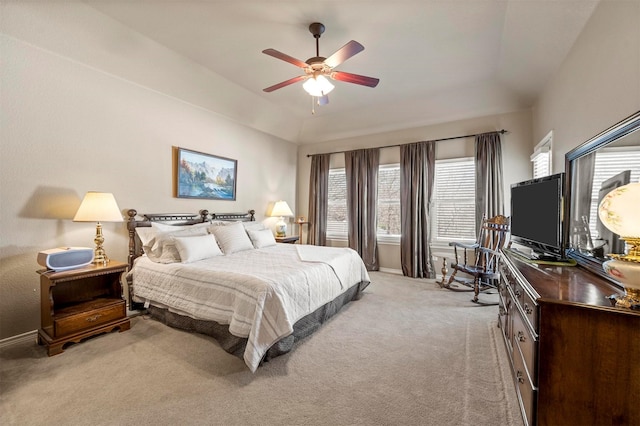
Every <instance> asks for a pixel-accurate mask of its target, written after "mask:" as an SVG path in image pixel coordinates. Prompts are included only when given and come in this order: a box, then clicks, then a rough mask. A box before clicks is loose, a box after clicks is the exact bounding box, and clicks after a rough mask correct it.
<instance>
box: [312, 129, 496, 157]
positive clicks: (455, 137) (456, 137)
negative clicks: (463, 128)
mask: <svg viewBox="0 0 640 426" xmlns="http://www.w3.org/2000/svg"><path fill="white" fill-rule="evenodd" d="M485 133H493V132H484V133H476V134H473V135H464V136H452V137H450V138H442V139H433V140H430V141H426V142H441V141H450V140H453V139H465V138H472V137H475V136H479V135H484V134H485ZM496 133H500V134H501V135H504V134H505V133H507V131H506V130H505V129H502V130H497V131H496ZM411 143H416V142H409V143H398V144H395V145H385V146H376V147H373V148H393V147H396V146H402V145H409V144H411ZM347 151H354V150H352V149H349V150H346V151H334V152H325V153H324V154H342V153H345V152H347ZM314 155H322V154H307V157H313V156H314Z"/></svg>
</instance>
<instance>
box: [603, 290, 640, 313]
mask: <svg viewBox="0 0 640 426" xmlns="http://www.w3.org/2000/svg"><path fill="white" fill-rule="evenodd" d="M624 290H625V295H624V296H620V295H617V294H614V295H612V296H611V297H610V298H609V299H610V300H611V303H612V304H614V306H617V307H619V308H631V309H640V290H639V289H635V288H625V289H624Z"/></svg>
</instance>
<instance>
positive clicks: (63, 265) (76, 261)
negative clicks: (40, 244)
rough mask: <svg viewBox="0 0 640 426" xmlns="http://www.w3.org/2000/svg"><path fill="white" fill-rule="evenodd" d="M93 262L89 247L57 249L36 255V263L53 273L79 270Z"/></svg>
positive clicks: (91, 250) (91, 251)
mask: <svg viewBox="0 0 640 426" xmlns="http://www.w3.org/2000/svg"><path fill="white" fill-rule="evenodd" d="M92 261H93V249H92V248H89V247H58V248H54V249H49V250H43V251H41V252H40V253H38V263H39V264H40V265H42V266H44V267H46V268H47V269H53V270H54V271H56V272H57V271H66V270H68V269H75V268H81V267H83V266H87V265H88V264H90V263H91V262H92Z"/></svg>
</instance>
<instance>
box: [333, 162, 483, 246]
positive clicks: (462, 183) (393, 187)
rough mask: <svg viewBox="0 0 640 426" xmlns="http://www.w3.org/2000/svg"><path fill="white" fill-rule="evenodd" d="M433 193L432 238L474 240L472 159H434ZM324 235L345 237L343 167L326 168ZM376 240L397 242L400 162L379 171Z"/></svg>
mask: <svg viewBox="0 0 640 426" xmlns="http://www.w3.org/2000/svg"><path fill="white" fill-rule="evenodd" d="M434 177H435V179H434V193H433V196H432V209H431V212H432V213H431V218H432V219H431V220H432V232H433V241H434V242H436V241H438V240H440V241H441V242H447V243H448V242H449V241H455V240H458V241H460V240H472V241H475V239H476V232H475V214H476V210H475V208H476V207H475V205H476V204H475V165H474V161H473V158H460V159H455V160H437V161H436V164H435V176H434ZM327 216H328V217H327V238H330V239H346V238H347V233H348V229H347V179H346V174H345V169H344V168H340V169H331V170H329V200H328V211H327ZM377 216H378V241H380V242H393V243H399V242H400V164H389V165H381V166H380V169H379V170H378V210H377Z"/></svg>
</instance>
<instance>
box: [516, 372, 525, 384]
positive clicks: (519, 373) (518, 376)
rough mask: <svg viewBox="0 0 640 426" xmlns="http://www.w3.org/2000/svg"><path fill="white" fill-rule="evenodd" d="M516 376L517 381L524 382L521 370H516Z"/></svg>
mask: <svg viewBox="0 0 640 426" xmlns="http://www.w3.org/2000/svg"><path fill="white" fill-rule="evenodd" d="M516 378H517V379H518V383H524V374H522V371H520V370H518V372H517V373H516Z"/></svg>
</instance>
